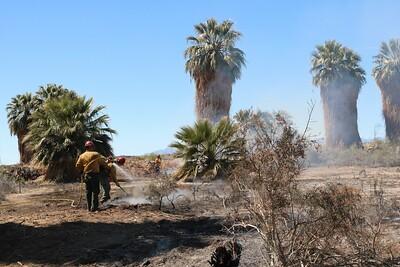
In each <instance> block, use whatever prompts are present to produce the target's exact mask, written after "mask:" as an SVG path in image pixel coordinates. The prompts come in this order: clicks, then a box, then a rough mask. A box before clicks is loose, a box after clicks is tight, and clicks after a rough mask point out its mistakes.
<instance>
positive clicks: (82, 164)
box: [76, 141, 108, 212]
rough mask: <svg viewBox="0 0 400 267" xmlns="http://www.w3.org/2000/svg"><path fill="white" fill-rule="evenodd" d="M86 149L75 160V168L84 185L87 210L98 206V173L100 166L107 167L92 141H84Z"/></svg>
mask: <svg viewBox="0 0 400 267" xmlns="http://www.w3.org/2000/svg"><path fill="white" fill-rule="evenodd" d="M85 149H86V151H85V152H84V153H82V154H81V155H80V156H79V158H78V161H77V162H76V168H77V169H78V171H79V172H80V173H81V174H82V179H83V182H84V183H85V185H86V200H87V207H88V210H89V211H92V212H93V211H97V210H98V208H99V193H100V185H99V175H100V168H107V167H108V166H107V163H106V160H105V158H104V157H103V156H102V155H101V154H100V153H98V152H96V151H95V146H94V143H93V142H92V141H87V142H86V143H85Z"/></svg>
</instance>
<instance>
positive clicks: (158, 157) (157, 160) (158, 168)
mask: <svg viewBox="0 0 400 267" xmlns="http://www.w3.org/2000/svg"><path fill="white" fill-rule="evenodd" d="M154 163H155V168H156V169H155V170H156V173H159V172H160V170H161V155H157V157H156V159H155V160H154Z"/></svg>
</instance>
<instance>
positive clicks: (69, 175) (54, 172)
mask: <svg viewBox="0 0 400 267" xmlns="http://www.w3.org/2000/svg"><path fill="white" fill-rule="evenodd" d="M45 178H46V180H50V181H55V182H71V181H75V180H76V179H77V178H78V173H77V171H76V169H75V164H74V162H73V160H72V159H71V158H70V157H64V158H62V159H60V160H59V161H58V162H52V163H50V164H49V166H48V167H47V171H46V177H45Z"/></svg>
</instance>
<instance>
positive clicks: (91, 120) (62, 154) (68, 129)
mask: <svg viewBox="0 0 400 267" xmlns="http://www.w3.org/2000/svg"><path fill="white" fill-rule="evenodd" d="M103 110H104V106H97V107H93V100H92V99H88V100H87V99H85V98H84V97H71V96H70V95H65V96H61V97H59V98H54V99H49V100H48V101H46V102H45V103H44V105H43V106H42V107H41V108H40V109H37V111H36V112H34V113H33V114H32V122H31V124H30V126H29V133H28V135H27V136H26V137H25V138H24V143H25V144H28V145H29V147H30V148H31V149H32V151H33V153H34V160H35V162H37V163H40V164H43V165H44V166H47V173H46V178H47V179H49V180H55V181H68V180H72V179H74V178H76V173H75V168H74V163H75V160H76V158H77V157H78V155H79V154H80V153H81V152H83V150H84V143H85V141H87V140H93V141H94V143H95V145H96V150H97V151H99V152H100V153H102V154H103V155H105V156H108V155H112V148H111V146H110V141H111V136H112V134H114V133H115V131H114V130H112V129H111V128H109V127H108V123H109V117H108V116H107V115H105V114H102V111H103Z"/></svg>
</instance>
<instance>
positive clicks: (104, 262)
mask: <svg viewBox="0 0 400 267" xmlns="http://www.w3.org/2000/svg"><path fill="white" fill-rule="evenodd" d="M151 181H152V178H142V179H137V180H134V181H130V182H123V183H122V186H123V187H124V188H125V189H126V190H127V191H128V192H134V193H135V192H141V190H138V188H137V187H140V186H142V185H143V184H148V183H150V182H151ZM299 181H300V186H301V187H303V188H312V187H314V186H316V185H320V184H324V183H326V182H334V183H341V184H347V185H351V186H353V187H356V188H359V189H362V191H364V192H366V193H367V192H369V191H373V190H374V185H375V186H377V187H382V188H383V190H384V191H385V192H386V194H387V196H388V197H390V198H392V199H394V200H400V198H399V197H398V196H399V194H398V193H399V190H400V172H399V171H398V169H397V168H363V167H340V168H337V167H331V168H327V167H319V168H311V169H309V170H306V171H305V172H304V174H303V175H302V176H301V177H300V178H299ZM190 186H191V185H189V184H186V185H182V187H185V188H188V187H190ZM222 186H223V183H220V184H218V182H216V183H213V184H201V185H199V187H200V190H199V191H198V192H197V195H196V201H194V200H193V197H192V196H191V195H189V196H188V199H182V200H181V202H179V203H177V205H176V209H172V208H171V206H170V205H168V203H166V205H165V206H163V209H162V210H161V211H160V210H158V207H157V205H149V204H142V205H140V204H139V205H138V206H136V205H130V204H129V203H127V204H118V205H110V206H109V207H108V208H105V209H104V210H102V211H100V212H98V213H89V212H87V211H86V210H85V203H84V200H83V201H82V202H81V203H80V205H79V207H77V208H74V207H71V202H72V200H74V205H76V204H77V203H78V199H79V195H80V189H79V184H77V183H72V184H64V185H59V184H47V183H42V184H39V183H38V182H32V183H27V184H25V185H24V186H23V188H22V194H19V193H13V194H10V195H8V196H7V197H6V200H5V201H3V202H1V203H0V221H1V223H0V233H1V235H0V265H1V266H60V265H64V266H77V265H81V266H153V267H158V266H177V265H180V266H209V265H208V263H207V261H208V260H209V259H210V256H211V253H212V252H213V250H214V249H215V248H216V247H217V246H218V245H219V244H220V243H221V242H223V241H225V240H228V239H230V238H231V237H232V236H231V235H229V234H228V233H227V232H226V231H225V229H226V228H225V227H226V226H228V225H227V222H226V221H225V220H224V218H225V217H226V214H227V211H226V210H225V209H224V207H223V204H222V199H221V197H220V198H218V197H217V196H216V194H215V190H216V189H219V190H220V191H219V192H218V193H217V195H218V194H219V195H220V196H221V192H222V190H223V189H221V187H222ZM135 188H136V189H135ZM112 196H113V197H119V198H123V197H124V196H125V195H124V193H123V192H122V191H121V190H119V189H118V188H116V187H113V190H112ZM189 198H190V199H189ZM399 218H400V213H399V211H397V215H396V208H395V209H394V214H393V217H391V218H387V219H386V221H385V224H387V225H388V226H389V228H388V229H389V230H390V231H389V232H386V233H385V235H386V236H387V237H388V238H390V239H392V240H400V238H399V237H400V219H399ZM236 237H237V238H238V239H239V241H240V242H241V244H242V246H243V252H242V253H243V254H242V260H241V265H240V266H263V262H262V261H263V259H262V257H261V253H260V251H261V250H262V242H260V239H259V238H258V237H257V235H255V234H252V233H250V234H239V235H238V236H236Z"/></svg>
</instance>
